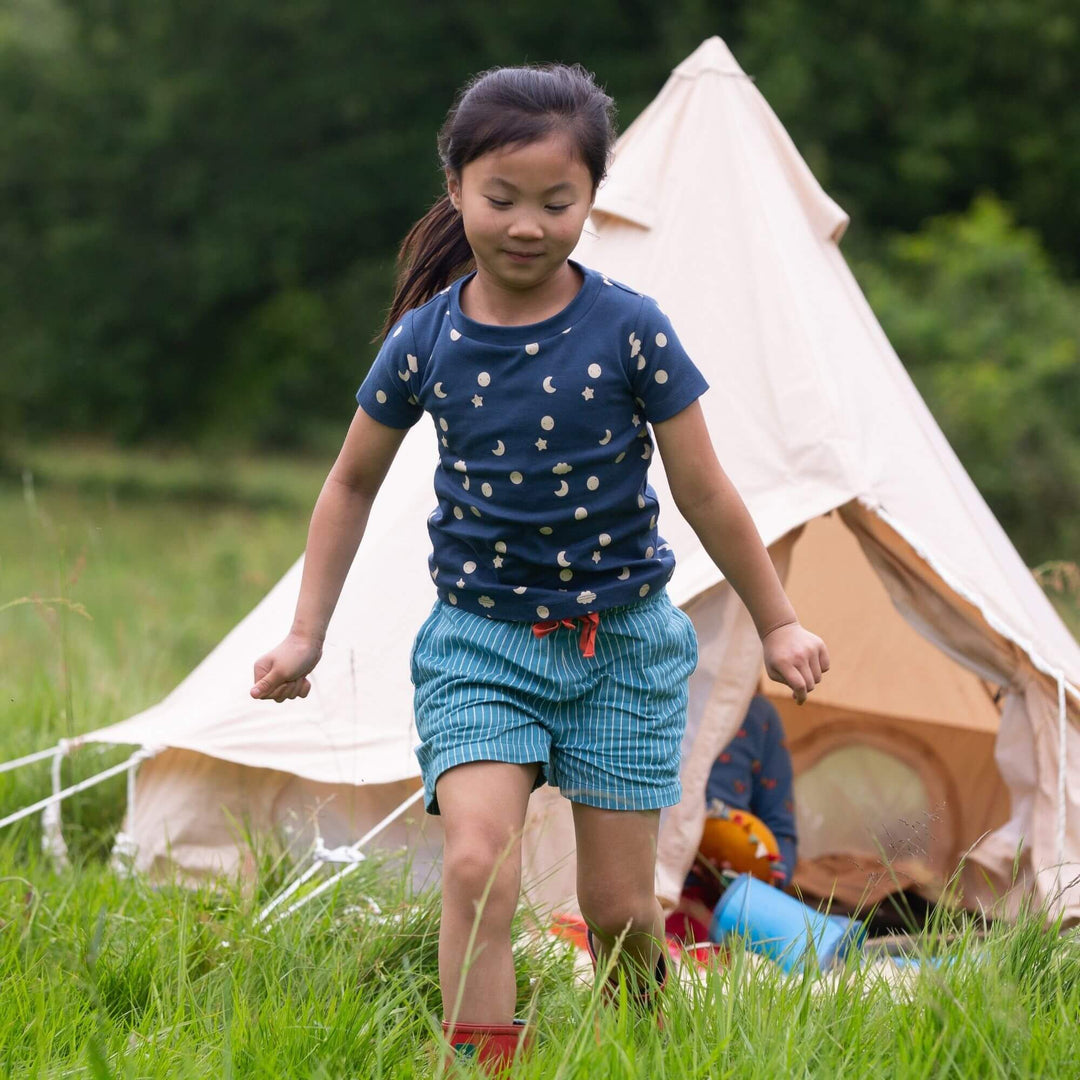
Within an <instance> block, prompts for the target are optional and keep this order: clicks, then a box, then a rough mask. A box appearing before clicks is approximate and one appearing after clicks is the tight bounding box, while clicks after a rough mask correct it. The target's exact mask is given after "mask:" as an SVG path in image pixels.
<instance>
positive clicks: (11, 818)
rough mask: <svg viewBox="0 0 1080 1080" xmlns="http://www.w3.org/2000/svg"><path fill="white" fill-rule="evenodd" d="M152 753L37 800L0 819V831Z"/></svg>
mask: <svg viewBox="0 0 1080 1080" xmlns="http://www.w3.org/2000/svg"><path fill="white" fill-rule="evenodd" d="M154 753H155V751H153V750H138V751H136V752H135V753H134V754H132V755H131V757H130V758H128V760H127V761H122V762H120V764H119V765H114V766H113V767H112V768H111V769H106V770H105V771H104V772H100V773H98V774H97V775H96V776H90V777H87V779H85V780H80V781H79V782H78V783H77V784H72V785H71V787H69V788H65V789H64V790H63V791H58V792H56V793H54V794H52V795H50V796H48V798H45V799H41V800H39V801H38V802H36V803H34V804H33V806H27V807H25V808H24V809H22V810H16V811H15V813H14V814H8V816H7V817H6V818H3V819H0V829H2V828H3V827H4V826H5V825H11V824H12V823H13V822H16V821H20V820H22V818H24V817H29V816H30V815H31V814H35V813H37V811H38V810H44V809H45V807H46V806H52V804H53V803H58V802H62V801H63V800H64V799H66V798H69V797H70V796H71V795H75V794H77V793H78V792H80V791H85V790H86V789H87V788H90V787H93V786H94V785H95V784H100V783H102V782H103V781H105V780H108V779H109V777H111V776H116V774H117V773H121V772H123V771H124V770H125V769H127V768H129V767H130V766H131V763H132V762H133V761H144V760H146V758H148V757H153V755H154Z"/></svg>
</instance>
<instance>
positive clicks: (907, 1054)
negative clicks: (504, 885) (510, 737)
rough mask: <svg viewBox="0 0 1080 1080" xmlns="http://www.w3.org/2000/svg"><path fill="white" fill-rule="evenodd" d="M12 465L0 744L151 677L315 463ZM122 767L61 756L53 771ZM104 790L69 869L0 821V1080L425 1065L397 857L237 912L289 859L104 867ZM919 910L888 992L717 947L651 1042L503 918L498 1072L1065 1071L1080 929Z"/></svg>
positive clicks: (39, 733) (306, 493) (419, 957)
mask: <svg viewBox="0 0 1080 1080" xmlns="http://www.w3.org/2000/svg"><path fill="white" fill-rule="evenodd" d="M28 460H30V459H29V458H23V459H21V464H20V467H19V468H17V469H15V470H14V471H13V470H11V469H10V468H9V469H8V472H7V476H8V480H7V481H6V483H0V607H2V605H4V604H5V603H6V604H10V603H11V601H18V600H20V599H23V598H29V599H28V600H27V602H23V603H15V604H14V605H12V606H7V607H4V608H3V609H2V610H0V655H2V656H3V658H4V661H5V662H4V663H3V664H2V665H0V723H2V726H0V760H8V759H10V758H12V757H15V756H17V755H19V754H23V753H27V752H29V751H31V750H36V749H39V748H42V747H46V746H49V745H51V744H53V743H54V742H55V741H56V739H57V738H58V737H60V736H66V735H72V734H76V733H78V732H81V731H86V730H89V729H91V728H94V727H98V726H100V725H102V724H105V723H108V722H111V721H115V720H119V719H123V718H124V717H126V716H128V715H130V714H131V713H133V712H135V711H137V710H138V709H140V708H143V707H145V706H147V705H149V704H151V703H153V702H155V701H157V700H159V699H160V698H161V697H162V696H163V695H164V694H165V693H167V692H168V691H169V690H170V689H171V688H172V687H173V686H174V685H175V684H176V683H177V682H178V681H179V680H180V679H181V678H182V677H183V676H184V675H186V674H187V673H188V671H189V670H190V669H191V668H192V667H193V666H194V664H196V663H197V662H198V661H199V660H200V659H202V657H203V656H204V655H205V654H206V653H207V652H208V651H209V650H210V649H211V648H213V646H214V645H215V644H216V643H217V642H218V641H219V640H220V639H221V637H223V636H224V634H225V633H226V632H227V631H228V630H229V629H230V628H231V627H232V626H233V625H235V623H236V622H237V621H238V620H239V619H240V618H241V617H242V616H243V615H244V614H245V613H246V612H247V611H249V610H250V609H251V607H253V606H254V604H255V603H256V602H257V601H258V600H259V599H260V598H261V597H262V596H263V594H264V593H265V592H266V590H267V589H268V588H269V587H270V586H271V585H272V584H273V582H274V581H276V580H277V578H278V577H279V576H280V575H281V573H283V572H284V571H285V570H286V569H287V568H288V566H289V565H290V564H291V562H292V561H293V559H294V558H295V557H296V555H297V553H298V552H299V551H300V549H301V548H302V546H303V540H304V533H305V530H306V526H307V517H308V513H309V510H310V506H311V502H312V501H313V499H314V497H315V494H316V493H317V491H318V487H319V484H320V483H321V480H322V477H323V474H324V471H325V468H326V466H327V464H328V462H324V463H317V464H312V465H303V464H294V463H283V462H269V463H261V462H234V463H218V467H216V468H211V467H209V466H206V465H204V464H200V463H198V462H193V461H191V460H187V459H182V458H178V459H174V460H170V461H164V460H149V461H147V460H144V459H141V458H132V457H130V456H127V455H122V454H110V453H108V452H102V451H94V450H93V449H92V448H90V449H88V448H81V449H80V450H78V451H77V452H76V451H73V450H72V448H65V449H55V448H54V449H51V450H49V451H47V452H46V451H40V452H39V453H38V454H37V455H36V456H35V457H34V458H33V470H34V471H33V483H31V482H30V480H29V478H28V479H27V482H26V484H25V486H24V483H23V477H22V467H23V466H25V465H26V462H27V461H28ZM277 476H280V477H281V483H280V485H279V486H278V489H277V490H278V494H277V496H276V497H272V496H273V491H274V488H275V477H277ZM35 597H36V598H37V599H36V600H35V599H34V598H35ZM1058 601H1059V602H1060V603H1063V604H1066V605H1067V604H1068V603H1069V602H1068V599H1067V598H1065V599H1063V598H1061V597H1059V598H1058ZM1069 610H1070V611H1072V612H1073V613H1074V614H1075V608H1069ZM122 757H123V752H122V751H113V750H110V751H107V752H105V753H104V754H99V753H98V751H96V750H83V751H80V752H79V753H78V754H77V755H75V756H74V759H73V761H72V762H71V763H70V764H69V765H68V766H67V768H68V772H66V773H65V779H68V778H71V777H76V776H81V775H87V774H89V773H91V772H94V771H97V770H98V769H99V768H101V767H102V765H103V764H104V763H106V762H111V761H114V760H120V759H121V758H122ZM46 773H47V766H44V765H41V766H31V767H29V768H27V769H25V770H20V772H18V773H15V774H0V816H2V815H3V814H6V813H8V812H10V811H11V810H14V809H16V808H18V807H20V806H23V805H26V804H27V803H29V802H30V801H32V800H33V799H36V798H39V797H41V796H42V795H43V794H45V793H46V792H47V791H48V780H47V775H46ZM122 806H123V780H122V778H118V779H117V780H116V781H114V782H112V783H110V784H107V785H104V786H102V787H101V788H97V789H94V790H92V791H90V792H87V793H86V794H85V795H83V796H80V797H78V798H76V799H74V800H72V801H71V802H70V803H69V804H67V805H66V806H65V833H66V836H67V838H68V841H69V844H70V846H71V850H72V854H73V867H74V868H73V869H71V870H69V871H66V872H63V873H59V874H58V873H56V872H55V871H54V870H53V869H52V868H51V867H50V866H49V865H48V864H47V863H46V861H45V860H44V859H43V857H42V856H41V855H40V854H39V847H38V845H39V831H38V830H39V825H38V822H37V821H36V820H33V821H27V822H25V823H23V824H22V825H20V826H16V827H14V828H12V829H9V830H6V831H5V834H4V835H2V836H0V987H2V993H0V1075H4V1076H12V1077H34V1076H41V1077H57V1078H59V1077H92V1078H100V1077H169V1078H170V1080H172V1078H182V1077H278V1076H281V1077H294V1076H295V1077H313V1078H314V1077H320V1078H330V1077H335V1078H336V1077H358V1078H380V1077H413V1076H417V1077H419V1076H434V1075H437V1070H436V1069H435V1068H434V1067H433V1065H432V1059H431V1057H430V1053H429V1051H430V1047H431V1044H432V1039H433V1035H434V1032H435V1030H436V1025H437V1021H438V1018H439V1003H438V992H437V969H436V936H437V927H438V915H437V912H438V896H437V894H436V893H435V892H425V893H423V894H421V895H419V896H416V895H410V894H409V893H408V891H407V890H406V888H405V885H404V881H405V874H404V872H403V870H402V868H400V867H399V866H398V865H397V864H396V863H394V862H376V861H372V862H370V863H365V864H363V865H362V866H361V867H360V868H359V870H358V871H357V872H356V873H355V874H354V875H353V876H352V877H351V878H349V879H348V880H347V881H346V882H345V883H344V884H343V885H342V886H341V887H340V889H339V891H338V892H337V893H336V894H334V895H327V896H325V897H323V898H320V899H319V900H317V901H315V902H314V903H312V904H311V905H310V906H309V907H308V908H305V909H303V910H302V911H301V912H299V913H297V914H296V915H294V916H291V917H290V918H289V919H287V920H286V921H284V922H282V923H280V924H277V925H273V926H265V925H259V924H258V923H257V921H256V917H255V916H256V913H257V912H258V911H259V909H260V907H261V905H262V904H263V903H265V901H266V900H267V898H268V897H269V896H271V895H273V893H274V892H275V891H276V890H277V889H278V888H280V887H281V885H282V884H283V882H284V881H286V880H287V878H288V874H289V867H288V866H286V865H284V864H282V863H280V862H278V861H276V860H275V857H274V855H273V853H272V852H271V851H269V850H267V851H266V852H264V853H263V855H262V856H261V857H260V868H261V869H260V874H259V878H258V880H257V881H256V882H255V883H254V884H253V885H250V884H249V885H248V886H246V887H244V888H241V887H239V886H235V887H225V886H223V887H221V888H220V889H218V890H217V891H212V890H210V889H203V890H187V889H180V888H173V887H167V886H165V887H161V886H158V887H151V886H150V885H148V884H147V882H145V881H143V880H140V879H130V880H129V879H122V878H118V877H117V876H115V875H114V874H113V873H112V872H111V871H110V870H109V869H108V867H107V865H106V863H105V862H104V858H103V857H104V855H105V853H106V851H107V849H108V845H109V842H110V840H111V837H112V834H113V832H114V831H115V829H116V827H117V826H118V824H119V818H120V814H121V812H122ZM369 897H371V898H374V899H375V900H376V901H377V902H378V904H379V906H380V907H381V909H382V911H383V913H384V916H385V917H384V919H383V920H382V921H379V920H377V919H376V918H375V917H374V915H373V914H372V911H373V909H372V907H371V905H370V904H369V903H368V901H367V899H366V898H369ZM941 918H942V922H941V924H940V925H939V926H938V928H937V929H939V930H941V929H949V930H954V931H956V932H957V933H958V934H959V937H958V938H957V939H956V940H954V941H951V943H948V944H940V943H939V946H937V947H935V945H934V938H933V933H931V934H930V935H929V936H928V938H927V948H928V949H934V951H936V952H937V953H938V954H939V955H940V956H941V957H943V958H944V960H943V962H941V963H940V964H939V966H932V965H928V964H927V965H924V966H923V967H922V968H921V969H919V971H918V973H917V974H916V975H915V976H914V977H913V981H912V982H911V983H910V985H909V986H908V987H907V988H906V989H904V988H901V989H899V990H898V989H896V988H890V986H889V985H888V984H887V983H886V982H885V981H884V980H883V979H881V978H880V977H879V975H878V974H877V973H876V972H875V970H873V969H870V968H867V967H865V966H863V967H857V966H855V965H850V966H849V968H848V969H847V971H845V972H844V973H843V974H842V976H840V977H835V976H834V977H829V978H825V979H822V978H814V979H810V978H806V979H804V978H802V977H794V978H783V977H781V976H780V975H779V974H778V973H777V972H776V971H773V970H765V969H763V968H762V967H761V966H760V965H758V964H755V963H753V957H752V956H751V955H749V954H747V953H745V952H743V951H742V950H741V949H736V950H735V952H734V954H733V957H732V962H731V964H730V966H729V968H728V969H726V970H719V969H718V970H712V971H709V972H707V973H702V974H701V975H700V976H698V977H697V978H695V979H691V980H689V981H686V982H680V983H678V984H677V985H675V986H674V987H673V988H672V991H671V993H670V995H669V999H668V1002H667V1006H666V1015H667V1021H666V1027H665V1030H664V1032H663V1033H658V1032H657V1031H656V1029H655V1027H654V1026H652V1025H651V1024H649V1023H647V1022H637V1021H635V1018H634V1017H633V1015H632V1014H631V1013H629V1012H627V1011H626V1010H615V1011H611V1010H607V1009H603V1008H601V1007H600V1005H599V1003H598V1002H597V1000H596V998H595V996H594V995H592V994H591V992H590V990H589V988H588V986H587V985H586V984H584V983H582V982H581V981H580V980H579V979H578V978H577V977H576V976H575V974H574V970H573V964H572V960H571V957H570V956H569V955H568V954H567V953H566V952H565V951H564V948H563V946H562V945H560V944H559V943H557V942H555V941H554V940H553V939H551V938H547V937H540V938H536V937H533V936H531V935H529V934H528V933H526V932H525V923H524V921H523V922H522V924H521V927H520V928H519V934H518V936H517V953H518V959H519V965H518V975H519V998H520V1002H519V1004H520V1013H521V1015H529V1016H532V1017H533V1018H534V1021H535V1024H536V1029H537V1032H538V1044H537V1047H536V1052H535V1054H534V1055H533V1057H532V1058H531V1059H530V1060H529V1061H527V1062H523V1063H521V1064H519V1065H518V1066H517V1067H516V1068H515V1070H514V1073H513V1075H514V1076H516V1077H533V1078H537V1080H539V1078H540V1077H543V1078H544V1080H569V1078H573V1077H578V1078H586V1077H588V1078H592V1077H613V1078H619V1077H649V1078H664V1077H671V1078H675V1077H679V1078H682V1077H710V1078H712V1077H717V1078H719V1077H738V1078H739V1080H744V1078H745V1080H752V1078H757V1077H762V1078H765V1077H768V1078H769V1080H775V1078H776V1077H787V1076H798V1077H802V1076H814V1077H848V1076H850V1077H859V1078H863V1077H866V1076H889V1077H900V1078H904V1080H906V1078H917V1077H918V1078H922V1077H927V1078H929V1077H935V1078H936V1077H957V1078H960V1077H1019V1076H1048V1077H1051V1076H1061V1077H1075V1076H1076V1075H1077V1074H1078V1070H1077V1067H1076V1061H1077V1060H1080V1036H1078V1034H1077V1018H1078V1017H1080V942H1078V941H1077V939H1076V938H1075V937H1070V936H1064V937H1059V936H1058V935H1057V934H1056V933H1055V932H1054V930H1053V929H1052V928H1051V929H1047V928H1046V927H1045V926H1044V925H1043V922H1042V920H1040V919H1038V918H1036V917H1025V918H1023V919H1021V920H1020V921H1019V922H1018V923H1017V924H1016V925H1014V926H1004V925H1002V926H995V927H993V928H992V929H991V931H990V933H989V935H988V937H987V938H986V940H984V941H977V940H975V939H974V938H973V937H972V935H971V927H970V925H967V924H965V923H964V922H963V921H962V920H961V921H959V922H958V923H956V924H955V925H954V924H952V923H950V922H948V920H947V917H946V916H944V915H943V916H942V917H941ZM596 1016H598V1017H599V1034H600V1041H599V1043H598V1042H597V1039H596V1030H597V1029H596V1026H595V1024H594V1017H596ZM463 1074H465V1075H467V1074H468V1071H467V1070H465V1071H464V1073H463Z"/></svg>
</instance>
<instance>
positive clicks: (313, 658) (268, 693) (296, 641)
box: [251, 634, 322, 701]
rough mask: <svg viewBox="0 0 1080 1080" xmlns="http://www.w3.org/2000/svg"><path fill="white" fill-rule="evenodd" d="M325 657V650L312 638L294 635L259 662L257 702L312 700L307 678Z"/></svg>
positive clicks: (253, 694)
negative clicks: (323, 652)
mask: <svg viewBox="0 0 1080 1080" xmlns="http://www.w3.org/2000/svg"><path fill="white" fill-rule="evenodd" d="M321 656H322V646H321V645H317V644H316V643H315V642H313V641H311V640H310V639H308V638H304V637H300V636H299V635H297V634H290V635H289V636H288V637H287V638H286V639H285V640H284V641H283V642H282V643H281V644H280V645H278V646H276V647H275V648H273V649H271V650H270V652H268V653H267V654H266V655H265V656H261V657H259V659H258V660H256V661H255V685H254V686H253V687H252V688H251V696H252V697H253V698H273V699H274V700H275V701H285V700H287V699H288V698H295V697H302V698H305V697H307V696H308V693H309V691H310V690H311V683H310V682H309V681H308V680H307V678H305V676H306V675H307V674H308V673H309V672H310V671H311V670H312V668H314V667H315V665H316V664H317V663H318V662H319V659H320V657H321Z"/></svg>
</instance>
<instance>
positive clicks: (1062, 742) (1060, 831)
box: [1057, 671, 1069, 880]
mask: <svg viewBox="0 0 1080 1080" xmlns="http://www.w3.org/2000/svg"><path fill="white" fill-rule="evenodd" d="M1057 688H1058V775H1057V780H1058V790H1057V797H1058V805H1057V812H1058V819H1057V864H1058V879H1059V880H1060V877H1061V869H1062V867H1063V866H1064V865H1065V824H1066V816H1067V815H1066V809H1067V808H1066V805H1065V776H1066V773H1067V772H1068V754H1069V742H1068V721H1069V718H1068V712H1067V710H1066V708H1065V673H1064V672H1063V671H1059V672H1058V673H1057Z"/></svg>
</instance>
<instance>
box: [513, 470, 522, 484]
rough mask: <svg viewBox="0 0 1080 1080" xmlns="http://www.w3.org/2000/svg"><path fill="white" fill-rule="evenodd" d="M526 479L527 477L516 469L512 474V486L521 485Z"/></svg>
mask: <svg viewBox="0 0 1080 1080" xmlns="http://www.w3.org/2000/svg"><path fill="white" fill-rule="evenodd" d="M524 479H525V477H524V476H522V475H521V473H519V472H518V471H517V470H516V469H515V470H514V471H513V472H512V473H511V474H510V483H511V484H520V483H521V481H522V480H524Z"/></svg>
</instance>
